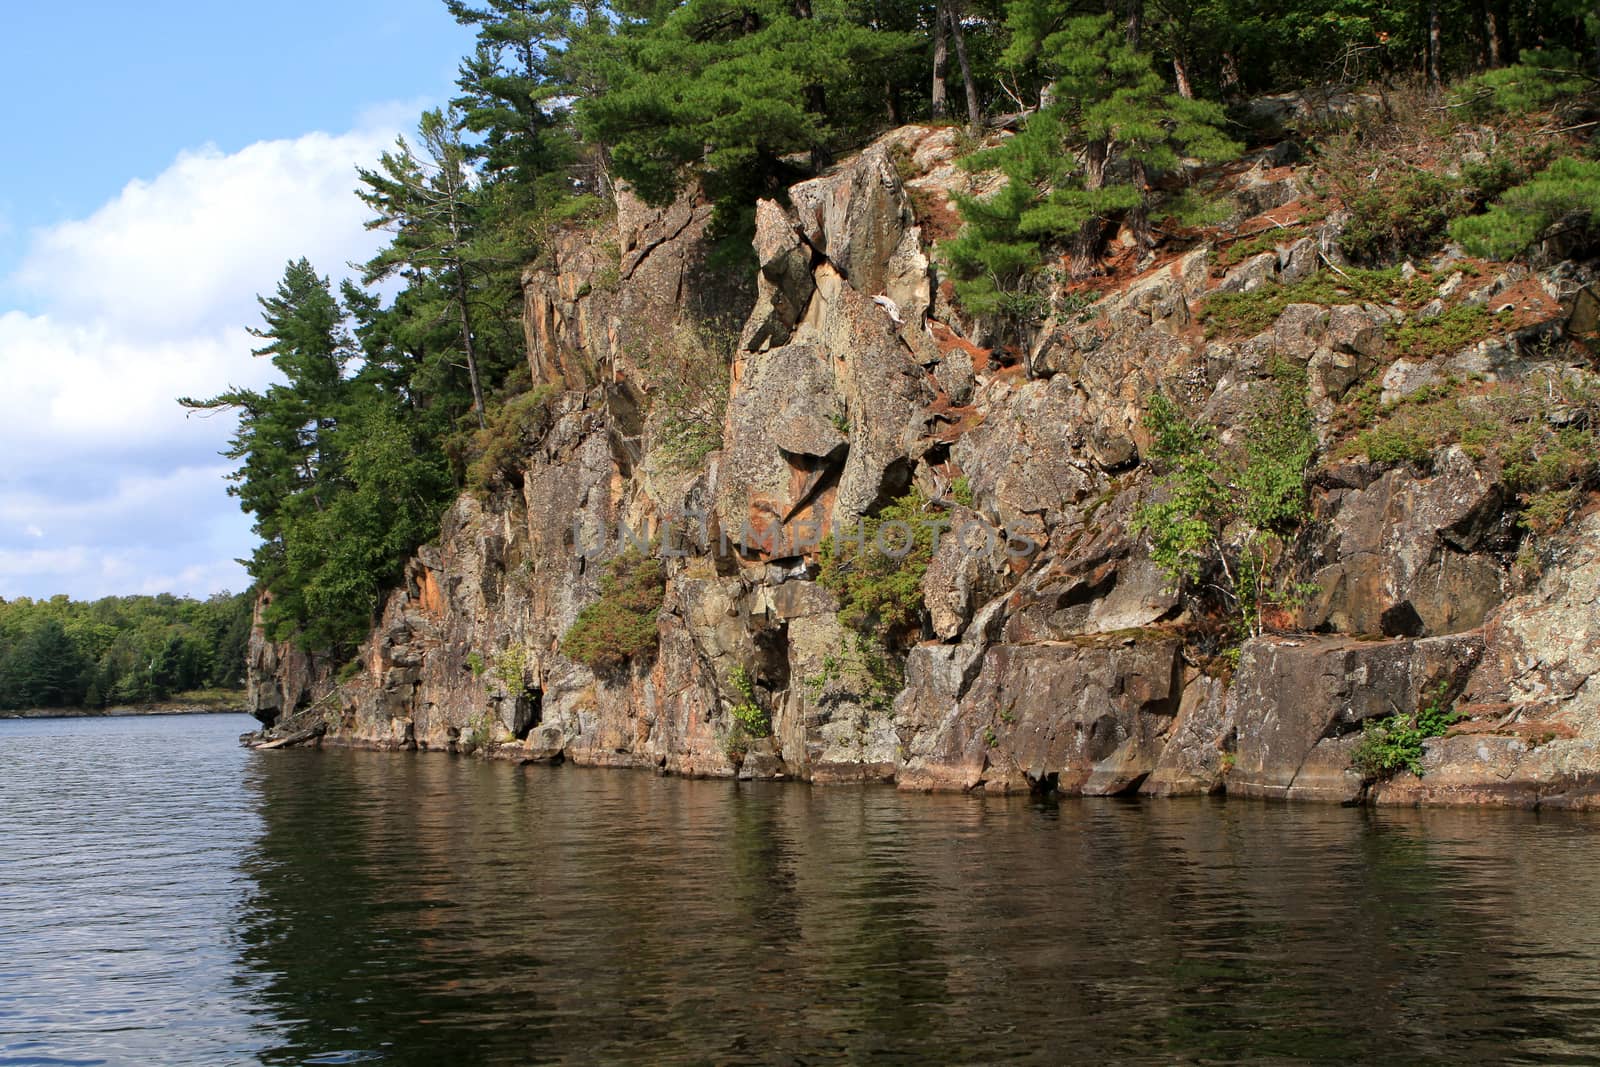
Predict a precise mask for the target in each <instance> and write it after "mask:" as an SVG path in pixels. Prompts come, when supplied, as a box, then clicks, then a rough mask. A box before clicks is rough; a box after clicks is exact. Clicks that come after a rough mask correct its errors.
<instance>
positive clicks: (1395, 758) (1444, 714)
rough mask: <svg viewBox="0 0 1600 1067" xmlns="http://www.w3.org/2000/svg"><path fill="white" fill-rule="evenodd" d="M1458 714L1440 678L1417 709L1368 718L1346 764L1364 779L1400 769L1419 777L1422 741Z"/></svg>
mask: <svg viewBox="0 0 1600 1067" xmlns="http://www.w3.org/2000/svg"><path fill="white" fill-rule="evenodd" d="M1460 721H1461V715H1460V714H1458V713H1457V712H1456V711H1455V710H1454V708H1453V707H1452V706H1451V701H1450V683H1449V682H1440V683H1439V687H1438V689H1437V690H1436V691H1435V693H1434V695H1433V698H1432V699H1431V700H1429V701H1428V702H1427V704H1426V705H1424V706H1423V707H1422V708H1421V709H1419V710H1417V711H1415V712H1413V713H1411V714H1402V715H1389V716H1385V717H1384V718H1382V719H1369V720H1367V722H1366V724H1365V725H1364V726H1363V727H1362V730H1361V740H1360V741H1358V742H1357V743H1356V747H1355V749H1354V751H1352V752H1351V753H1350V765H1351V766H1352V767H1354V768H1355V769H1356V770H1358V771H1360V772H1361V774H1362V776H1363V777H1365V778H1367V779H1369V780H1370V779H1384V778H1389V777H1392V776H1393V775H1395V774H1398V773H1399V772H1401V771H1410V772H1411V773H1412V774H1415V775H1417V776H1418V777H1421V775H1422V755H1423V742H1424V741H1426V740H1427V739H1428V738H1430V737H1440V736H1443V734H1444V732H1445V731H1446V730H1448V729H1449V728H1450V727H1451V725H1452V724H1454V723H1457V722H1460Z"/></svg>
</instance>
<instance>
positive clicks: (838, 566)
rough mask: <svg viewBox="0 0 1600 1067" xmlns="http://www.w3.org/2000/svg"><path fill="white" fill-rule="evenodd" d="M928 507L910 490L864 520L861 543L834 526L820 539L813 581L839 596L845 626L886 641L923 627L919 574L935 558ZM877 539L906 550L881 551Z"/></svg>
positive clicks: (898, 638)
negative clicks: (908, 534) (838, 533)
mask: <svg viewBox="0 0 1600 1067" xmlns="http://www.w3.org/2000/svg"><path fill="white" fill-rule="evenodd" d="M926 509H927V501H926V499H925V498H924V497H923V496H922V494H921V493H919V492H917V491H916V490H915V489H913V490H912V491H911V492H909V493H907V494H906V495H905V496H902V497H900V498H899V499H897V500H894V501H892V502H891V503H890V504H889V505H888V506H887V507H885V508H884V509H883V510H882V511H880V512H878V514H876V515H873V516H870V517H868V518H866V519H863V520H862V523H861V526H860V530H859V532H860V534H861V541H860V543H859V544H856V543H855V542H854V541H853V539H851V538H841V537H839V536H838V535H837V531H836V532H835V534H832V535H830V536H828V537H826V538H824V539H823V542H822V545H821V546H820V549H819V551H818V562H819V564H820V570H819V571H818V574H817V581H819V582H821V583H822V586H823V588H824V589H827V590H828V591H829V592H831V593H832V594H833V595H834V596H836V597H837V598H838V599H839V621H840V622H842V623H844V625H846V626H848V627H849V628H850V629H852V630H855V631H857V632H858V633H862V634H865V635H867V636H869V637H876V636H878V635H882V636H883V637H884V638H885V640H886V643H888V644H895V643H897V642H901V641H904V640H905V639H907V638H913V639H914V636H913V635H915V634H918V633H920V632H921V629H922V612H923V602H922V576H923V574H925V573H926V572H927V570H928V564H929V563H931V562H932V561H933V549H934V544H933V542H934V539H935V537H936V533H935V531H934V530H933V529H932V527H931V526H930V524H929V515H928V513H927V510H926ZM907 529H909V531H910V537H909V538H907V536H906V530H907ZM852 538H853V534H852ZM880 540H881V541H882V542H883V543H884V544H886V545H888V546H889V548H890V549H891V550H892V551H893V552H896V553H897V552H900V550H901V549H906V551H905V552H904V553H903V554H901V555H898V556H897V555H894V554H891V552H885V551H882V549H881V546H880V544H879V542H880Z"/></svg>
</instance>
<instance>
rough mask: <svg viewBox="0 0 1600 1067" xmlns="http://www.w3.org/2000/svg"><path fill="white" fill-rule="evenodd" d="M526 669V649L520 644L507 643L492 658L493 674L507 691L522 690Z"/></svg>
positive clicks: (517, 691)
mask: <svg viewBox="0 0 1600 1067" xmlns="http://www.w3.org/2000/svg"><path fill="white" fill-rule="evenodd" d="M527 669H528V650H527V649H525V648H523V647H522V646H521V645H507V646H506V647H505V648H504V649H502V650H501V652H500V654H499V655H497V656H496V657H495V658H494V676H495V678H496V679H498V680H499V682H500V685H501V687H502V688H504V690H505V691H506V692H507V693H520V692H522V688H523V681H522V679H523V675H524V673H525V672H526V671H527Z"/></svg>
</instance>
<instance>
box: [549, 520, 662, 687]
mask: <svg viewBox="0 0 1600 1067" xmlns="http://www.w3.org/2000/svg"><path fill="white" fill-rule="evenodd" d="M666 587H667V572H666V568H665V567H663V566H662V563H661V561H660V560H658V559H652V558H647V557H645V556H643V555H641V554H640V553H639V552H638V550H637V549H632V548H630V549H628V550H627V551H626V552H623V553H622V554H621V555H619V556H617V557H615V558H614V559H612V560H611V562H610V563H609V564H607V566H606V573H605V576H604V577H603V578H601V579H600V599H599V600H597V601H595V602H594V603H593V604H590V605H589V606H588V607H586V608H584V609H583V610H582V611H581V612H579V613H578V618H577V619H576V621H574V622H573V624H572V628H571V629H570V630H568V631H567V633H566V636H565V637H564V638H562V641H561V651H562V653H563V654H565V655H566V656H567V657H568V658H569V659H572V660H575V661H577V662H578V663H582V664H583V665H584V666H586V667H588V668H589V669H591V670H593V671H594V672H595V673H597V674H609V673H612V672H614V671H616V670H618V669H619V668H621V667H622V666H623V665H624V664H626V663H628V662H629V661H631V660H634V659H636V658H639V657H642V656H645V655H648V654H650V653H652V652H654V650H655V647H656V642H657V639H658V633H657V630H656V614H657V613H658V612H659V611H660V610H661V602H662V600H663V599H665V596H666Z"/></svg>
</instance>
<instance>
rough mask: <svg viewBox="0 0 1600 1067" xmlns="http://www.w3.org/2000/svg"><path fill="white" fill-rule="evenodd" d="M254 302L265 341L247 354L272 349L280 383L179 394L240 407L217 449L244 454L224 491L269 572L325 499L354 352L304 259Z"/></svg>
mask: <svg viewBox="0 0 1600 1067" xmlns="http://www.w3.org/2000/svg"><path fill="white" fill-rule="evenodd" d="M259 302H260V304H261V307H262V318H263V320H264V323H265V325H264V326H263V327H259V328H255V329H252V330H251V333H252V334H253V335H254V336H256V337H258V338H261V339H263V340H264V341H266V342H267V343H266V344H264V345H262V346H261V347H260V348H257V349H255V350H254V351H253V353H252V354H253V355H256V356H267V357H270V358H271V360H272V363H273V366H275V367H276V368H277V369H278V371H279V372H280V373H281V374H282V375H283V377H284V383H283V384H278V385H271V386H269V387H267V389H266V390H265V391H263V392H256V391H254V390H248V389H231V390H228V391H227V392H224V393H221V394H219V395H218V396H214V397H211V398H209V399H206V400H195V399H191V398H187V397H185V398H181V399H180V400H179V401H178V402H179V403H180V404H182V405H183V406H184V407H187V408H189V409H190V410H192V411H222V410H233V411H237V412H238V413H239V425H238V429H237V430H236V431H235V433H234V435H233V439H232V443H231V445H230V447H229V449H228V451H226V452H225V453H223V454H224V455H225V456H226V457H227V458H229V459H237V460H243V464H242V465H241V466H240V467H239V469H238V470H236V471H234V472H233V474H231V475H230V476H229V478H230V481H232V483H233V484H232V485H231V486H230V487H229V490H228V491H229V492H230V493H232V494H233V495H234V496H237V497H238V498H239V506H240V507H241V508H243V509H244V510H245V511H246V512H248V513H250V514H252V515H254V516H255V518H256V524H255V531H256V533H257V534H258V535H260V536H261V538H262V539H263V544H262V545H261V547H260V548H258V549H257V552H256V559H255V562H254V564H253V567H252V572H253V573H255V575H256V577H257V578H258V579H269V578H270V576H271V574H272V572H273V569H274V568H273V567H272V565H271V560H272V559H274V558H275V557H276V556H277V555H278V554H279V553H280V552H281V547H282V541H283V538H284V534H285V531H286V530H287V529H288V528H289V527H291V526H292V525H293V524H294V523H295V522H296V521H297V520H298V519H300V518H302V517H303V516H305V515H306V514H308V513H309V512H312V511H316V510H320V509H321V508H322V507H324V506H325V504H326V497H327V496H328V495H329V493H330V489H331V486H332V485H333V483H334V482H335V481H336V480H337V478H338V475H339V466H340V456H339V454H338V448H337V445H336V443H335V441H334V439H333V431H334V428H335V427H336V426H337V425H338V419H339V415H340V408H341V406H342V398H343V381H344V368H345V364H346V362H347V361H348V360H349V359H350V358H351V356H352V355H353V354H354V353H353V349H352V344H351V339H350V336H349V334H348V332H347V331H346V329H345V324H344V313H343V311H342V309H341V308H340V307H339V304H338V301H336V300H335V299H334V297H333V292H332V289H331V288H330V286H329V283H328V279H327V278H324V277H319V276H318V275H317V272H316V270H315V269H314V268H313V267H312V266H311V264H310V263H309V262H308V261H307V260H305V259H303V258H302V259H300V260H297V261H295V262H292V263H290V264H289V265H288V267H286V268H285V270H284V275H283V279H282V281H280V282H279V283H278V288H277V291H276V292H275V293H274V294H273V295H272V296H270V297H261V298H259Z"/></svg>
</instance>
